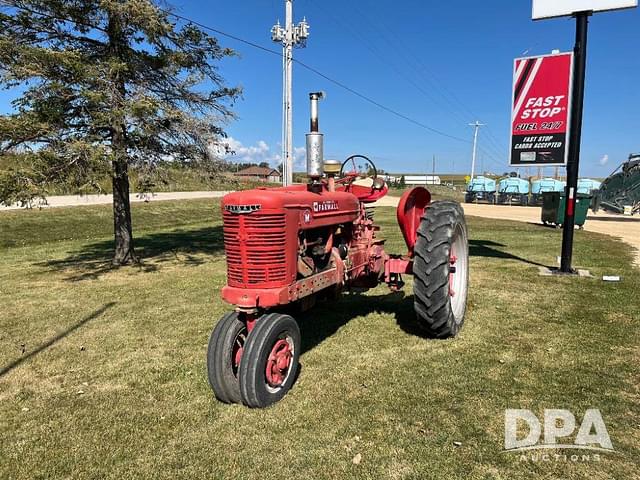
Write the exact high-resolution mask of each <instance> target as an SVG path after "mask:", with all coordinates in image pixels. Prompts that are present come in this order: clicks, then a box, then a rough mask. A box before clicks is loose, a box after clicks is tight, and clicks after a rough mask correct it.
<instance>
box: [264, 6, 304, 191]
mask: <svg viewBox="0 0 640 480" xmlns="http://www.w3.org/2000/svg"><path fill="white" fill-rule="evenodd" d="M307 38H309V25H308V24H307V21H306V19H305V18H303V20H302V21H301V22H300V23H298V24H297V25H294V24H293V0H285V26H284V28H283V27H281V26H280V21H278V22H277V23H276V24H275V25H274V26H273V27H272V28H271V40H273V41H274V42H278V43H281V44H282V185H283V186H285V187H286V186H288V185H291V184H292V183H293V48H294V47H300V48H304V47H305V46H306V45H307Z"/></svg>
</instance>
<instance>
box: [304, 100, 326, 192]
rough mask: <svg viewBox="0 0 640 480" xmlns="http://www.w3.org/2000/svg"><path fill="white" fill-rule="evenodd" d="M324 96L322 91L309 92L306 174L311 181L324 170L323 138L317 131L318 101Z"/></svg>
mask: <svg viewBox="0 0 640 480" xmlns="http://www.w3.org/2000/svg"><path fill="white" fill-rule="evenodd" d="M323 98H324V92H314V93H310V94H309V99H310V100H311V131H310V132H309V133H307V175H308V176H309V178H310V179H311V181H312V182H313V183H316V182H317V181H318V180H319V179H320V177H322V174H323V173H324V170H323V168H322V164H323V162H324V148H323V147H324V140H323V136H322V134H321V133H320V132H319V120H318V101H319V100H321V99H323Z"/></svg>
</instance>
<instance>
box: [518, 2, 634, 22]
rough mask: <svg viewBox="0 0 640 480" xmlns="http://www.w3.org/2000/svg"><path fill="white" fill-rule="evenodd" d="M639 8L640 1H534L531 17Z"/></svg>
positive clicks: (551, 16)
mask: <svg viewBox="0 0 640 480" xmlns="http://www.w3.org/2000/svg"><path fill="white" fill-rule="evenodd" d="M637 6H638V0H533V11H532V14H531V17H532V18H533V19H534V20H541V19H543V18H555V17H566V16H569V15H573V14H574V13H577V12H589V11H590V12H604V11H607V10H622V9H625V8H634V7H637Z"/></svg>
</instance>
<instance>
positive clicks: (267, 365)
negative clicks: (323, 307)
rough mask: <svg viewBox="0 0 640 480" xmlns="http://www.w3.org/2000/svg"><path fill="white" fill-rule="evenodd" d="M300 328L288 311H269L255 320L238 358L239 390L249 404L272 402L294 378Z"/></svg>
mask: <svg viewBox="0 0 640 480" xmlns="http://www.w3.org/2000/svg"><path fill="white" fill-rule="evenodd" d="M299 359H300V329H299V328H298V324H297V323H296V321H295V320H294V319H293V318H292V317H290V316H289V315H283V314H280V313H271V314H267V315H264V316H262V317H261V318H259V319H258V320H257V321H256V324H255V327H254V328H253V330H252V331H251V334H250V335H249V337H248V339H247V342H246V344H245V349H244V353H243V355H242V360H241V361H240V375H239V380H240V394H241V395H242V402H243V403H244V404H245V405H247V406H248V407H251V408H264V407H268V406H269V405H272V404H274V403H276V402H277V401H278V400H280V399H281V398H282V397H284V396H285V394H286V393H287V392H288V391H289V390H290V389H291V387H292V386H293V383H294V382H295V381H296V376H297V372H298V361H299Z"/></svg>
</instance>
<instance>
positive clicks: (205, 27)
mask: <svg viewBox="0 0 640 480" xmlns="http://www.w3.org/2000/svg"><path fill="white" fill-rule="evenodd" d="M0 3H3V4H5V6H8V7H10V8H16V9H18V10H23V11H27V12H29V13H36V14H37V15H41V16H44V17H47V18H52V19H55V20H62V21H67V22H70V23H76V24H79V25H83V26H87V27H91V28H96V26H95V25H88V24H83V23H82V22H78V21H76V20H74V19H70V18H59V17H54V16H51V15H47V14H46V13H43V12H37V11H32V10H28V9H26V8H24V7H22V6H19V5H9V4H7V3H6V2H1V1H0ZM157 8H158V10H159V11H161V12H163V13H165V14H167V15H170V16H172V17H174V18H177V19H179V20H182V21H184V22H188V23H191V24H193V25H196V26H198V27H200V28H202V29H203V30H207V31H210V32H214V33H216V34H218V35H220V36H223V37H226V38H229V39H231V40H234V41H237V42H239V43H242V44H245V45H248V46H250V47H252V48H255V49H257V50H260V51H263V52H265V53H269V54H272V55H276V56H278V57H282V54H281V53H280V52H278V51H276V50H272V49H270V48H267V47H264V46H262V45H260V44H258V43H255V42H252V41H250V40H246V39H244V38H241V37H239V36H237V35H233V34H231V33H227V32H225V31H223V30H220V29H217V28H214V27H210V26H209V25H205V24H204V23H201V22H198V21H196V20H192V19H191V18H188V17H185V16H184V15H180V14H178V13H175V12H172V11H171V10H167V9H165V8H161V7H157ZM294 62H295V63H297V64H298V65H300V66H301V67H302V68H304V69H306V70H308V71H310V72H312V73H314V74H315V75H317V76H319V77H321V78H324V79H325V80H327V81H328V82H330V83H333V84H334V85H336V86H338V87H340V88H342V89H343V90H345V91H347V92H349V93H351V94H352V95H355V96H357V97H358V98H360V99H362V100H364V101H366V102H368V103H370V104H372V105H374V106H376V107H378V108H380V109H381V110H384V111H386V112H387V113H390V114H392V115H394V116H396V117H398V118H401V119H403V120H405V121H407V122H410V123H412V124H414V125H416V126H418V127H420V128H422V129H424V130H427V131H429V132H432V133H434V134H436V135H440V136H442V137H446V138H450V139H452V140H456V141H458V142H462V143H467V144H469V143H471V142H470V141H469V140H466V139H464V138H460V137H457V136H455V135H450V134H448V133H446V132H443V131H440V130H438V129H435V128H433V127H430V126H428V125H426V124H424V123H422V122H420V121H418V120H415V119H413V118H411V117H409V116H407V115H405V114H403V113H400V112H398V111H396V110H394V109H392V108H390V107H387V106H386V105H383V104H382V103H380V102H378V101H377V100H374V99H372V98H370V97H368V96H367V95H365V94H363V93H360V92H359V91H357V90H355V89H353V88H351V87H349V86H347V85H346V84H344V83H342V82H340V81H339V80H336V79H334V78H331V77H329V76H328V75H326V74H324V73H322V72H321V71H319V70H318V69H316V68H314V67H312V66H310V65H307V64H306V63H304V62H302V61H300V60H297V59H294Z"/></svg>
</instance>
